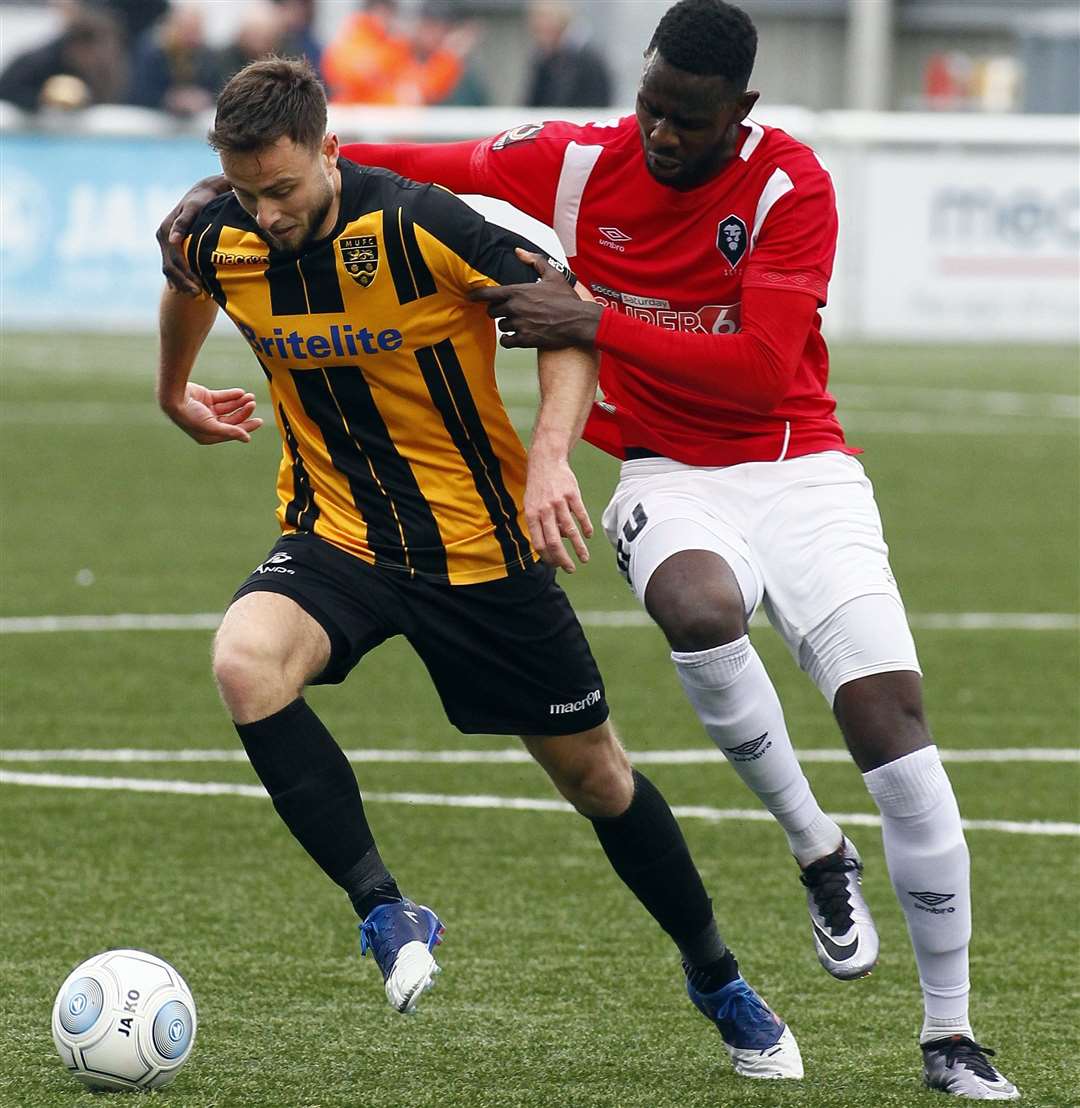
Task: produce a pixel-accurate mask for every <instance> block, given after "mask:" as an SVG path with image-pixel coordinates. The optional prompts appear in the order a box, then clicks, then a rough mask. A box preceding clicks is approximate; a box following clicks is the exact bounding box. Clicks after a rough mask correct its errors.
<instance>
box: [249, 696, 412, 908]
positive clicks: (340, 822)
mask: <svg viewBox="0 0 1080 1108" xmlns="http://www.w3.org/2000/svg"><path fill="white" fill-rule="evenodd" d="M234 726H235V727H236V733H237V734H238V735H239V736H240V741H241V742H242V743H243V744H244V749H245V750H246V751H247V755H248V758H249V759H250V760H251V765H252V767H253V768H254V770H255V772H256V773H257V774H258V775H259V780H260V781H262V783H263V786H264V787H265V789H266V791H267V792H268V793H269V794H270V799H271V800H272V801H273V803H274V808H275V809H276V810H277V813H278V815H279V816H281V818H282V819H283V820H284V821H285V824H286V826H287V827H288V828H289V830H290V831H291V832H292V833H293V835H294V837H295V838H296V840H297V841H298V842H299V843H300V845H301V846H302V847H303V848H304V849H305V850H306V851H307V852H308V854H310V855H311V857H312V858H314V859H315V861H316V862H317V863H318V864H319V865H320V866H321V867H322V869H323V871H324V872H325V873H326V874H327V876H328V877H330V878H331V880H333V881H335V882H337V884H339V885H340V886H341V887H342V888H343V889H345V891H346V892H347V893H348V894H349V897H350V899H351V900H352V902H353V904H354V906H357V913H358V914H360V913H361V907H360V906H358V905H363V906H364V907H365V909H366V910H364V911H363V913H362V915H366V914H367V911H370V908H371V907H374V903H379V899H378V898H376V900H375V901H374V903H372V904H371V905H370V906H368V905H367V901H368V900H369V899H370V894H371V893H372V891H373V890H374V889H376V888H379V889H381V890H383V893H382V894H381V896H382V899H384V900H392V899H401V894H400V893H399V892H397V886H396V885H395V884H394V879H393V878H392V877H391V876H390V874H389V872H388V871H387V869H386V866H385V865H383V861H382V859H381V858H380V857H379V852H378V850H377V848H376V846H375V839H374V836H373V835H372V834H371V828H370V827H368V821H367V816H366V815H365V814H364V803H363V801H362V800H361V799H360V789H359V787H358V786H357V784H356V776H355V775H354V774H353V771H352V766H350V765H349V760H348V759H347V758H346V757H345V755H344V753H343V752H342V750H341V747H339V746H338V744H337V743H336V742H334V738H333V736H332V735H331V734H330V732H329V731H327V729H326V728H325V727H324V726H323V723H322V720H320V719H319V717H318V716H317V715H316V714H315V713H314V712H313V711H312V710H311V708H309V707H308V705H307V702H306V701H305V700H304V699H303V697H298V698H297V699H296V700H294V701H293V702H292V703H291V704H288V705H286V706H285V707H284V708H282V709H281V711H279V712H275V713H274V714H273V715H272V716H267V717H266V719H260V720H256V721H255V722H254V723H237V724H235V725H234ZM390 888H392V889H393V891H394V893H395V894H396V895H388V892H387V890H389V889H390Z"/></svg>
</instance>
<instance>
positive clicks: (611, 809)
mask: <svg viewBox="0 0 1080 1108" xmlns="http://www.w3.org/2000/svg"><path fill="white" fill-rule="evenodd" d="M557 784H558V785H559V789H560V791H561V792H562V794H563V796H565V797H566V799H567V800H569V801H570V803H571V804H573V806H574V807H575V808H576V809H577V811H578V812H580V813H581V815H583V816H591V817H602V816H603V817H608V818H611V817H614V816H619V815H622V813H623V812H625V811H626V809H627V808H628V807H629V806H630V802H631V800H633V797H634V779H633V773H632V771H631V768H630V760H629V759H628V758H627V757H626V753H625V751H624V750H623V749H622V747H621V746H620V745H619V743H618V741H617V740H616V739H615V738H614V736H612V737H611V741H610V742H606V743H600V744H592V745H590V747H589V748H588V750H587V751H586V752H585V754H584V755H583V756H582V757H579V758H575V759H574V760H573V761H572V762H571V763H569V764H568V765H567V767H566V771H565V773H564V774H563V775H562V777H561V780H560V781H558V782H557Z"/></svg>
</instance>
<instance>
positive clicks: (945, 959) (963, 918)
mask: <svg viewBox="0 0 1080 1108" xmlns="http://www.w3.org/2000/svg"><path fill="white" fill-rule="evenodd" d="M863 780H864V781H865V782H866V787H867V789H869V790H870V795H871V796H872V797H873V798H874V801H875V803H876V804H877V806H878V808H879V809H880V811H881V836H882V840H883V842H884V845H885V862H886V865H887V866H888V867H889V876H890V877H891V878H892V883H893V888H894V889H895V890H896V896H897V898H898V899H899V901H900V906H901V907H902V908H903V910H904V915H905V916H906V917H907V925H908V933H909V934H910V935H911V945H912V946H913V947H914V948H915V962H916V964H917V965H918V967H919V984H920V985H921V986H922V991H923V1004H924V1008H925V1018H924V1021H923V1029H922V1034H921V1035H920V1041H921V1042H927V1041H928V1040H929V1039H937V1038H942V1037H943V1036H946V1035H967V1036H969V1037H972V1031H971V1024H970V1023H969V1022H968V994H969V993H970V991H971V985H970V982H969V980H968V942H969V941H970V939H971V888H970V884H969V872H968V871H969V866H968V849H967V843H966V842H965V841H964V831H963V828H962V827H961V826H960V810H959V808H957V806H956V797H955V796H954V795H953V790H952V784H951V783H950V781H949V778H948V775H947V774H946V773H945V767H944V766H943V765H942V764H941V758H940V757H939V756H938V750H937V747H936V746H927V747H924V748H923V749H922V750H916V751H915V752H914V753H913V754H907V755H905V756H904V757H903V758H897V759H896V761H895V762H889V763H888V764H887V765H884V766H879V767H878V768H877V769H873V770H871V771H870V772H869V773H864V774H863Z"/></svg>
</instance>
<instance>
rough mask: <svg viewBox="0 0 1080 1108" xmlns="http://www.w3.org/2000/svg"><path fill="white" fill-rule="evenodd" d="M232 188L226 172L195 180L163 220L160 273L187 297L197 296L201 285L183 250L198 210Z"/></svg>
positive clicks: (159, 246) (160, 239)
mask: <svg viewBox="0 0 1080 1108" xmlns="http://www.w3.org/2000/svg"><path fill="white" fill-rule="evenodd" d="M228 191H229V182H228V181H227V180H226V179H225V176H224V174H221V173H218V174H215V175H214V176H213V177H204V178H203V179H202V180H201V181H196V182H195V184H193V185H192V186H191V188H189V189H188V190H187V192H185V193H184V195H183V196H182V197H181V198H180V203H179V204H177V205H176V207H175V208H173V210H172V211H171V212H169V214H168V215H167V216H166V217H165V218H164V219H163V220H162V221H161V225H160V226H159V227H158V229H157V233H156V237H157V242H158V248H159V249H160V250H161V272H162V273H164V274H165V280H166V281H168V283H169V288H170V289H172V290H173V291H174V292H182V293H184V294H185V295H186V296H198V295H199V294H200V293H201V292H202V286H201V285H200V284H199V282H198V281H197V280H196V279H195V277H194V275H193V274H192V272H191V268H190V267H189V266H188V263H187V258H186V257H185V256H184V251H183V250H182V249H181V247H182V246H183V242H184V239H185V238H187V235H188V232H189V231H190V230H191V228H192V226H193V225H194V223H195V220H196V218H197V217H198V214H199V212H201V211H202V210H203V208H205V207H206V205H207V204H209V203H210V201H211V200H213V199H214V198H215V197H216V196H220V195H221V194H222V193H223V192H228Z"/></svg>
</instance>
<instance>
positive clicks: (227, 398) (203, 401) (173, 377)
mask: <svg viewBox="0 0 1080 1108" xmlns="http://www.w3.org/2000/svg"><path fill="white" fill-rule="evenodd" d="M217 310H218V307H217V304H216V303H215V302H214V301H213V300H211V299H210V297H209V296H207V295H206V294H205V293H203V295H202V296H199V297H196V298H193V297H191V296H185V295H182V294H180V293H178V292H174V291H173V290H172V289H171V288H167V289H165V291H164V292H163V293H162V296H161V308H160V313H159V322H160V330H161V346H160V357H159V361H158V376H157V399H158V404H159V405H160V406H161V410H162V411H163V412H164V413H165V414H166V415H167V416H168V417H169V419H171V420H172V421H173V423H175V424H176V426H177V427H179V428H180V429H181V430H182V431H184V432H185V433H186V434H188V435H190V436H191V437H192V438H193V439H194V440H195V441H196V442H197V443H200V444H202V445H203V446H208V445H211V444H212V443H218V442H230V441H232V440H236V441H238V442H250V441H251V434H252V432H253V431H257V430H258V429H259V428H260V427H261V426H262V420H261V419H258V418H256V417H255V415H254V412H255V395H254V393H250V392H246V391H245V390H244V389H239V388H233V389H208V388H206V387H205V386H203V385H197V384H195V382H194V381H189V380H188V378H189V376H190V375H191V369H192V366H194V364H195V358H196V357H197V356H198V353H199V351H200V350H201V349H202V345H203V343H204V342H205V341H206V336H207V335H208V334H209V333H210V328H211V327H212V326H213V325H214V319H215V317H216V316H217Z"/></svg>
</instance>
